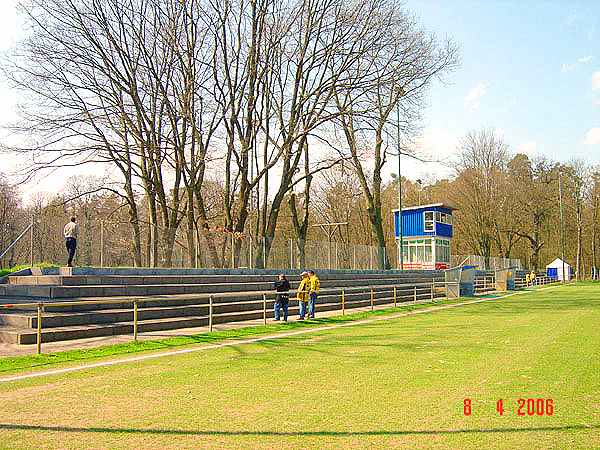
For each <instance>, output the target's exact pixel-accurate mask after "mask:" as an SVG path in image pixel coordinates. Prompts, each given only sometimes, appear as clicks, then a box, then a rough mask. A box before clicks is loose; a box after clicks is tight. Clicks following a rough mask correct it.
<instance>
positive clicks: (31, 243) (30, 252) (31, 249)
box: [29, 216, 35, 267]
mask: <svg viewBox="0 0 600 450" xmlns="http://www.w3.org/2000/svg"><path fill="white" fill-rule="evenodd" d="M34 224H35V221H34V217H33V216H31V242H30V244H29V263H30V267H33V227H34Z"/></svg>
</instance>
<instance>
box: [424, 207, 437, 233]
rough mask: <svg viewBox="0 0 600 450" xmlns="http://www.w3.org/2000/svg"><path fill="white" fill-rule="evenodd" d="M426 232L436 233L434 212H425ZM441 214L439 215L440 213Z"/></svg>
mask: <svg viewBox="0 0 600 450" xmlns="http://www.w3.org/2000/svg"><path fill="white" fill-rule="evenodd" d="M424 214H425V229H424V231H425V232H434V231H435V220H434V214H433V211H425V212H424ZM438 214H439V213H438Z"/></svg>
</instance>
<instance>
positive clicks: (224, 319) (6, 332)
mask: <svg viewBox="0 0 600 450" xmlns="http://www.w3.org/2000/svg"><path fill="white" fill-rule="evenodd" d="M410 300H412V298H406V299H404V301H410ZM392 302H393V297H390V296H389V295H386V296H382V297H379V298H377V299H376V300H375V301H374V302H373V303H374V305H386V304H391V303H392ZM369 304H370V299H359V300H348V301H347V302H346V308H347V309H352V308H359V307H364V306H368V305H369ZM339 309H341V303H339V302H322V303H318V304H317V314H318V312H319V311H321V312H323V311H332V310H339ZM297 312H298V307H297V306H290V309H289V313H290V316H293V315H296V314H297ZM262 317H263V311H262V305H261V308H260V309H259V310H257V309H254V310H249V311H234V312H221V313H214V314H213V323H214V324H219V323H228V322H239V321H246V320H254V319H260V318H262ZM272 317H273V310H272V307H269V308H268V309H267V318H272ZM129 319H130V320H124V321H120V322H114V323H97V324H86V325H71V326H57V327H51V328H44V329H43V330H42V342H54V341H63V340H71V339H82V338H89V337H100V336H110V335H123V334H133V321H132V320H131V318H129ZM207 325H208V316H207V315H206V314H202V315H194V316H185V317H167V318H153V319H138V331H139V332H149V331H163V330H172V329H178V328H193V327H202V326H207ZM36 340H37V334H36V331H35V330H34V329H33V328H22V327H16V326H9V327H3V328H0V341H1V342H7V343H17V344H35V343H36Z"/></svg>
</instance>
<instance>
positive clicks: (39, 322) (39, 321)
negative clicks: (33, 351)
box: [37, 303, 44, 355]
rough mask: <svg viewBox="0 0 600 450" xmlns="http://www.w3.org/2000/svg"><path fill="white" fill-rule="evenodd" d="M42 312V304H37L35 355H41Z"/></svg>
mask: <svg viewBox="0 0 600 450" xmlns="http://www.w3.org/2000/svg"><path fill="white" fill-rule="evenodd" d="M43 311H44V304H43V303H38V305H37V353H38V355H39V354H41V353H42V312H43Z"/></svg>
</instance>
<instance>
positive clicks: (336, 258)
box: [335, 241, 340, 269]
mask: <svg viewBox="0 0 600 450" xmlns="http://www.w3.org/2000/svg"><path fill="white" fill-rule="evenodd" d="M335 268H336V269H339V268H340V264H339V262H338V243H337V241H335Z"/></svg>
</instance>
